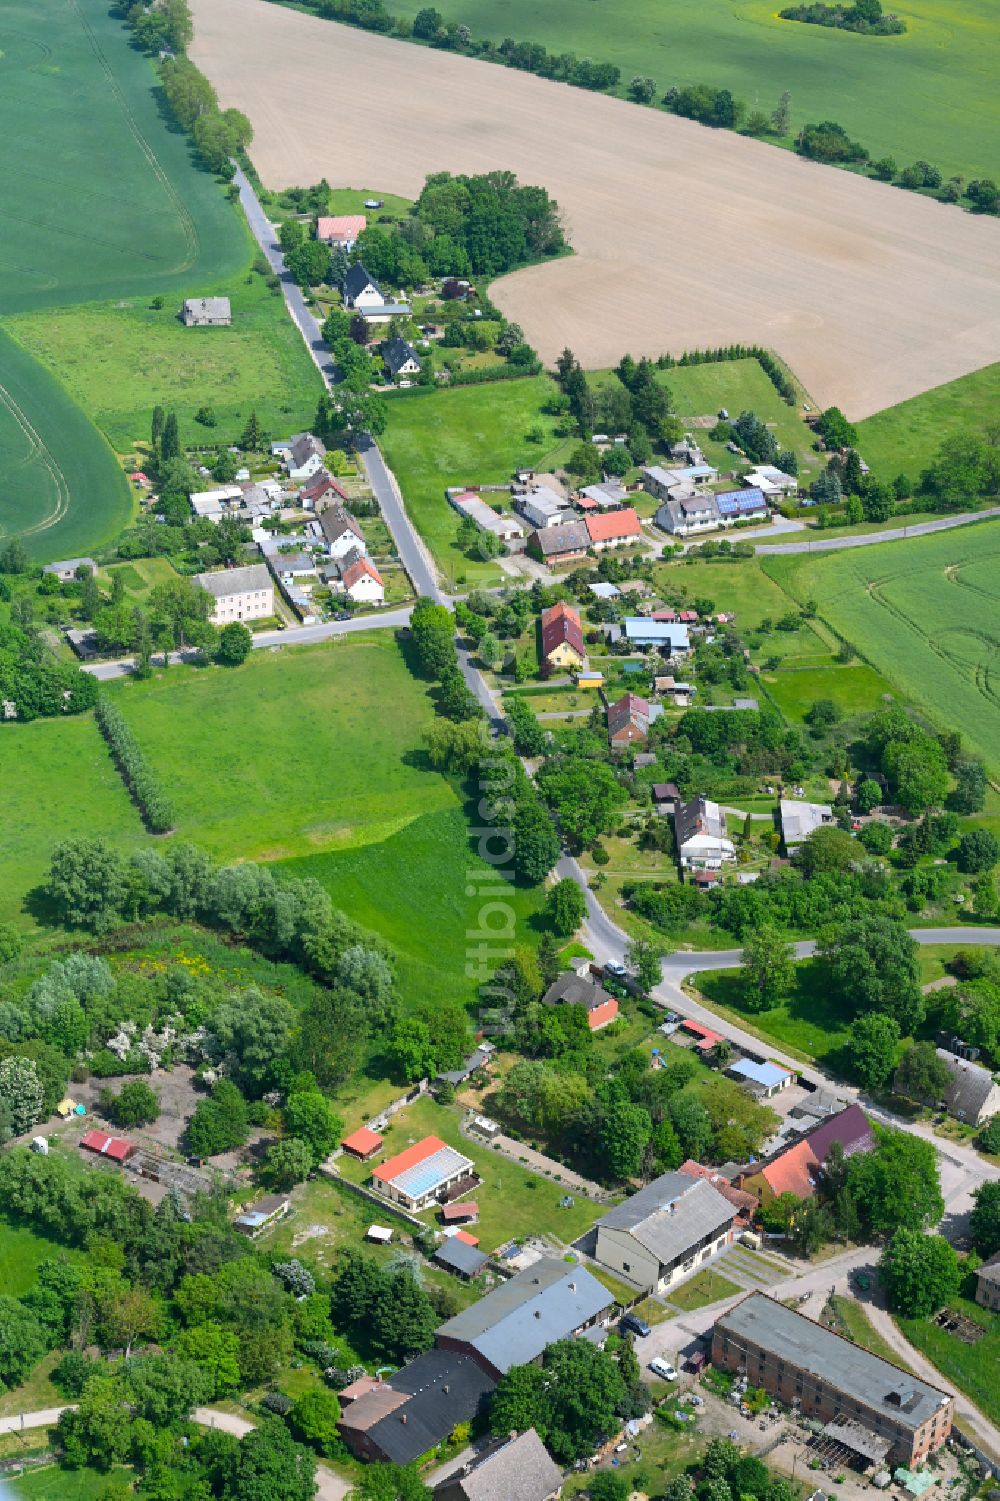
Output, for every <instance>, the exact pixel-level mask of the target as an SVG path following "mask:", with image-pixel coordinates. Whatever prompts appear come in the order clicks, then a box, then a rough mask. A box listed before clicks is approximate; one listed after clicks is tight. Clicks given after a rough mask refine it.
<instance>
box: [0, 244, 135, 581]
mask: <svg viewBox="0 0 1000 1501" xmlns="http://www.w3.org/2000/svg"><path fill="white" fill-rule="evenodd" d="M0 233H2V230H0ZM0 462H2V465H3V505H2V506H0V544H2V542H3V541H4V539H5V538H9V537H11V536H13V535H14V534H15V533H17V534H19V535H20V536H21V537H22V539H23V541H24V544H25V546H26V547H27V549H28V551H29V552H30V553H31V555H32V557H33V558H37V559H38V560H39V561H40V562H47V561H49V560H50V559H53V558H72V557H78V556H81V555H83V554H84V553H85V552H87V551H88V550H89V549H91V548H95V547H97V546H99V545H100V544H101V543H102V542H107V541H109V540H110V539H111V538H112V537H114V536H115V534H116V533H117V532H119V531H120V530H121V529H122V527H123V526H126V525H127V524H128V521H129V518H130V517H131V515H132V499H131V495H130V493H129V486H128V481H127V480H126V478H125V475H124V473H123V472H122V469H121V466H120V465H119V464H118V462H117V460H116V459H115V456H114V454H113V453H112V451H111V449H110V448H109V447H108V444H107V442H106V441H105V439H104V438H102V437H101V434H100V433H99V432H97V430H96V429H95V428H94V427H93V426H92V425H91V423H90V422H89V421H88V420H87V417H86V416H85V414H84V412H83V411H82V410H81V409H80V407H79V406H78V405H77V404H76V402H75V401H74V400H73V399H72V397H71V396H70V395H69V394H68V393H67V391H66V390H65V389H64V387H63V386H62V385H60V383H59V381H58V379H56V377H55V376H54V375H52V374H50V373H49V372H48V371H47V370H45V369H43V367H42V366H41V365H40V364H39V363H38V362H37V361H36V360H34V359H33V358H32V357H31V355H30V354H28V353H27V352H26V351H25V350H23V349H21V348H20V347H19V346H18V345H17V344H15V343H14V341H13V340H12V339H10V338H8V336H7V334H6V332H5V331H4V330H3V329H0Z"/></svg>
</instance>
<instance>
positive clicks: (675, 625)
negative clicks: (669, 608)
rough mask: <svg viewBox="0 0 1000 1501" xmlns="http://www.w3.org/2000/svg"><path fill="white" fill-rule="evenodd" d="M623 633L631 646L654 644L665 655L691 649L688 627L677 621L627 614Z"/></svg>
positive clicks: (672, 654)
mask: <svg viewBox="0 0 1000 1501" xmlns="http://www.w3.org/2000/svg"><path fill="white" fill-rule="evenodd" d="M625 635H626V637H627V639H628V640H629V641H630V642H631V643H632V645H633V646H641V647H643V648H646V647H650V646H655V647H656V648H657V649H658V650H659V651H660V652H661V653H662V654H663V656H665V657H676V656H680V655H682V654H683V653H684V652H688V651H690V649H691V641H690V638H689V636H688V628H687V626H686V625H682V624H681V623H680V622H679V621H678V622H675V621H670V620H651V619H650V618H649V617H648V616H646V615H629V616H628V617H627V619H626V621H625Z"/></svg>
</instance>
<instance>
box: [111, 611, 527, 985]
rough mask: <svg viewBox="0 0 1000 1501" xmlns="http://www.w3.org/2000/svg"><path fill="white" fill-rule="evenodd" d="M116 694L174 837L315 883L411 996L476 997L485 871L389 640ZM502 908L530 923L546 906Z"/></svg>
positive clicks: (413, 686)
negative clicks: (377, 944)
mask: <svg viewBox="0 0 1000 1501" xmlns="http://www.w3.org/2000/svg"><path fill="white" fill-rule="evenodd" d="M110 686H111V691H112V693H113V694H114V696H115V698H116V699H117V701H118V703H119V704H120V706H121V708H122V711H123V713H124V714H125V715H126V717H127V718H128V720H129V723H130V724H131V725H132V727H133V729H134V731H135V733H136V735H137V736H138V738H139V741H140V743H141V745H142V747H143V749H144V751H145V753H146V755H147V757H148V759H149V761H150V763H151V765H152V766H153V767H154V769H155V770H156V771H157V772H158V773H159V775H160V777H161V779H162V781H163V784H164V786H165V787H166V789H167V791H168V793H169V796H170V798H171V801H172V803H173V806H174V808H175V810H176V814H177V820H176V821H177V831H178V834H179V835H180V836H182V837H184V838H188V839H192V840H194V842H195V843H197V844H200V845H202V846H203V847H204V848H205V849H208V850H210V851H211V853H212V854H214V855H215V856H216V857H218V858H220V859H258V860H280V861H282V862H284V868H285V869H287V870H288V871H289V873H290V874H294V875H311V876H315V877H316V878H317V879H318V880H320V881H321V882H322V883H323V885H324V886H326V887H327V888H328V890H329V891H330V892H331V894H332V896H333V898H334V900H335V902H336V903H337V904H338V905H340V906H342V907H343V908H344V910H345V911H347V912H349V913H350V914H351V916H352V917H355V918H356V919H357V920H358V921H359V922H362V923H364V924H365V925H366V926H368V927H371V928H374V929H376V930H377V931H379V932H381V933H382V934H383V935H384V936H385V937H386V938H387V939H388V940H389V942H390V943H392V944H393V946H394V947H395V948H396V949H397V951H398V953H399V956H400V980H401V986H400V988H401V993H402V994H404V995H405V996H407V997H426V998H433V996H435V995H436V994H438V993H439V992H440V987H441V983H442V977H443V976H445V977H446V983H447V986H448V989H449V993H451V994H453V995H458V996H459V997H460V998H461V999H463V1000H471V999H472V998H473V996H474V994H475V985H476V981H475V978H474V977H470V976H468V975H467V974H466V972H465V965H466V962H467V950H468V948H469V945H470V943H471V942H472V940H471V939H470V938H469V936H468V935H469V932H470V930H473V931H474V929H475V926H476V923H477V916H476V914H477V912H478V908H479V902H478V899H477V898H476V897H475V896H473V897H470V895H469V894H468V891H467V886H468V885H469V878H470V873H471V874H472V875H477V874H479V875H485V874H486V869H487V868H486V866H485V865H484V864H483V863H482V861H480V860H479V858H478V856H477V855H476V854H475V853H474V850H473V846H472V845H471V843H470V837H469V829H468V824H467V822H466V816H465V810H464V809H463V806H462V802H461V799H460V796H459V793H458V792H457V791H456V789H455V788H454V787H453V785H452V784H451V783H450V782H449V781H448V780H447V779H446V778H444V777H442V776H441V775H439V774H438V773H437V772H434V771H431V770H430V769H429V768H427V767H426V765H425V764H424V763H423V761H422V758H421V754H420V750H419V746H420V738H421V734H422V732H423V730H424V728H425V726H426V725H428V724H429V723H430V722H431V706H430V703H429V699H428V694H427V690H426V688H425V687H424V686H423V685H422V684H421V683H419V682H418V681H417V680H415V679H414V678H413V677H412V676H411V674H410V673H409V671H408V669H407V668H406V666H405V664H404V662H403V659H402V656H401V655H400V652H399V649H398V647H397V646H396V644H395V642H394V641H393V640H392V637H391V635H390V633H388V632H385V631H378V632H373V633H372V634H371V635H364V636H351V637H347V638H344V639H343V640H341V641H340V642H339V643H338V644H336V645H334V644H329V645H324V646H320V647H301V648H287V649H285V650H283V651H281V652H280V653H275V654H273V655H272V654H271V653H269V652H256V653H254V655H253V657H252V658H251V659H250V660H249V661H248V662H247V663H246V664H245V665H244V666H243V667H242V668H240V669H239V670H238V671H236V672H227V671H225V670H224V669H220V668H209V669H202V670H198V669H189V668H173V669H171V670H169V671H168V672H167V673H166V674H158V675H157V677H156V678H155V679H153V680H152V681H151V682H147V683H137V682H131V681H129V682H121V683H115V684H113V685H110ZM387 707H391V712H387ZM509 900H510V906H511V910H512V912H513V914H514V919H515V921H516V922H517V923H518V924H526V923H528V922H530V920H531V918H532V916H533V914H534V913H535V912H536V911H537V910H538V907H539V906H540V902H541V897H540V895H539V894H537V893H534V892H530V891H523V890H514V891H512V892H511V893H510V896H509Z"/></svg>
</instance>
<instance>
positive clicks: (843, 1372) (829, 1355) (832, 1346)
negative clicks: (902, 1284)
mask: <svg viewBox="0 0 1000 1501" xmlns="http://www.w3.org/2000/svg"><path fill="white" fill-rule="evenodd" d="M715 1327H716V1330H719V1331H725V1332H726V1333H728V1335H729V1337H730V1338H731V1339H734V1340H736V1341H739V1340H741V1339H747V1340H750V1341H752V1342H753V1344H755V1345H758V1346H760V1347H762V1348H763V1349H765V1350H768V1351H773V1352H774V1353H775V1355H777V1356H779V1357H780V1358H781V1359H783V1360H785V1361H787V1362H788V1364H789V1365H792V1366H796V1367H798V1368H799V1369H801V1370H803V1371H806V1372H807V1373H808V1374H810V1375H812V1376H815V1377H816V1378H817V1380H819V1381H822V1382H823V1383H824V1385H825V1386H828V1387H833V1388H834V1390H836V1391H838V1392H841V1393H843V1394H844V1395H845V1396H847V1397H850V1398H852V1399H853V1400H854V1401H856V1402H860V1403H862V1405H863V1406H865V1407H867V1408H869V1409H870V1410H874V1411H875V1412H877V1413H880V1414H881V1415H883V1416H885V1417H888V1418H891V1419H892V1421H893V1422H895V1423H899V1424H901V1425H902V1426H903V1427H905V1428H911V1429H916V1428H919V1427H920V1426H921V1425H922V1424H923V1423H926V1421H927V1419H928V1418H930V1417H932V1416H933V1415H934V1413H935V1412H936V1411H937V1410H938V1408H939V1407H941V1406H942V1405H943V1403H944V1401H945V1400H946V1399H947V1396H948V1393H946V1392H943V1391H941V1390H940V1389H939V1388H938V1387H935V1386H931V1385H930V1383H929V1382H927V1381H921V1379H920V1377H919V1376H912V1375H910V1374H909V1373H908V1372H906V1371H901V1370H900V1369H899V1368H898V1366H894V1365H892V1364H891V1363H890V1362H889V1361H888V1360H883V1359H882V1358H881V1356H878V1355H873V1354H872V1353H871V1352H870V1351H869V1350H864V1349H862V1347H861V1346H860V1345H855V1344H852V1343H851V1341H850V1340H848V1339H843V1338H842V1337H841V1336H840V1335H839V1334H834V1333H833V1331H832V1330H831V1329H825V1328H824V1327H823V1326H822V1325H821V1324H815V1323H813V1321H812V1319H807V1318H806V1317H805V1315H804V1314H801V1313H796V1312H795V1311H794V1310H793V1309H791V1308H786V1307H785V1305H784V1304H783V1303H778V1302H777V1301H776V1300H775V1299H774V1298H768V1297H765V1295H764V1294H763V1293H751V1294H750V1296H749V1297H747V1298H744V1299H743V1301H742V1303H737V1304H736V1306H735V1308H731V1309H730V1310H729V1312H728V1313H724V1314H723V1315H722V1316H721V1318H720V1319H718V1321H717V1322H716V1325H715Z"/></svg>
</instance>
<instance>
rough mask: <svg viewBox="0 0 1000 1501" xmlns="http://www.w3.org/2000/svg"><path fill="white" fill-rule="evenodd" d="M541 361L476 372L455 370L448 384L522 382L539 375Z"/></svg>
mask: <svg viewBox="0 0 1000 1501" xmlns="http://www.w3.org/2000/svg"><path fill="white" fill-rule="evenodd" d="M541 369H542V362H541V360H532V362H531V364H530V365H485V366H483V367H482V368H480V369H476V370H456V371H455V373H454V374H453V375H452V377H451V380H450V382H449V384H450V385H452V386H485V385H488V384H490V383H491V382H493V381H499V380H524V379H526V378H527V377H529V376H532V375H539V374H540V373H541Z"/></svg>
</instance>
